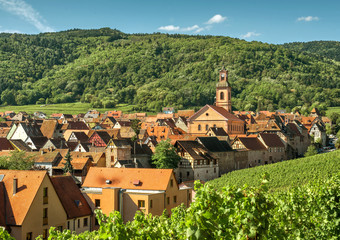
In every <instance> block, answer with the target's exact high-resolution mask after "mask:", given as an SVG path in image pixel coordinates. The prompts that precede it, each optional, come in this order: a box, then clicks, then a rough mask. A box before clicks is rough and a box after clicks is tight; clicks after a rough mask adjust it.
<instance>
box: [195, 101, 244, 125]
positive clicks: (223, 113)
mask: <svg viewBox="0 0 340 240" xmlns="http://www.w3.org/2000/svg"><path fill="white" fill-rule="evenodd" d="M207 108H211V109H213V110H214V111H216V112H217V113H219V114H220V115H221V116H222V117H224V118H225V120H233V121H238V122H244V121H243V120H241V119H239V118H238V117H236V116H235V115H234V114H232V113H230V112H228V111H227V110H226V109H225V108H223V107H218V106H214V105H208V104H207V105H205V106H204V107H202V108H201V109H200V110H198V111H197V112H196V113H195V114H194V115H192V116H191V117H190V118H189V121H190V120H192V119H193V118H195V117H196V116H199V115H200V114H201V113H203V112H204V111H206V110H207Z"/></svg>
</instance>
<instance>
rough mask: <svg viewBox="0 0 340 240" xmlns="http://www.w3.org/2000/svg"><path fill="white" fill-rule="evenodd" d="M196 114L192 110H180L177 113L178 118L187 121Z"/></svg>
mask: <svg viewBox="0 0 340 240" xmlns="http://www.w3.org/2000/svg"><path fill="white" fill-rule="evenodd" d="M194 114H195V110H191V109H189V110H178V111H177V115H178V117H183V118H185V119H187V118H189V117H191V116H192V115H194ZM183 130H184V129H183Z"/></svg>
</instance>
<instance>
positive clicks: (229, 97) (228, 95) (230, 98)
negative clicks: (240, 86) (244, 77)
mask: <svg viewBox="0 0 340 240" xmlns="http://www.w3.org/2000/svg"><path fill="white" fill-rule="evenodd" d="M228 96H229V98H228V99H229V101H230V99H231V93H230V92H229V94H228Z"/></svg>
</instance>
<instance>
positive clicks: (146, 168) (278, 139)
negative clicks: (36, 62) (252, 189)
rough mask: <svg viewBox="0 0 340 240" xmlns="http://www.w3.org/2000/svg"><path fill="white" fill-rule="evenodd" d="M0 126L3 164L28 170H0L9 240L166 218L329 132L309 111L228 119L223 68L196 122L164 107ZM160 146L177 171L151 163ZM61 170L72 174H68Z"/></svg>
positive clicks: (17, 116)
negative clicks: (240, 173)
mask: <svg viewBox="0 0 340 240" xmlns="http://www.w3.org/2000/svg"><path fill="white" fill-rule="evenodd" d="M216 78H217V77H216ZM0 117H1V118H3V119H4V121H1V122H0V158H2V157H10V156H11V155H12V154H13V152H24V153H25V156H26V157H30V158H32V159H33V161H34V170H29V171H28V170H2V169H1V170H0V196H1V198H2V199H4V200H1V201H0V213H1V214H0V226H4V227H5V228H6V230H7V231H8V232H9V233H10V234H11V235H12V236H13V237H15V238H16V239H34V238H36V237H37V236H38V235H42V236H43V239H46V238H47V237H48V230H49V228H50V227H51V226H54V227H56V228H57V229H58V230H61V231H62V230H63V229H70V230H71V231H75V232H77V233H80V232H84V231H92V230H95V229H98V226H99V225H98V221H97V220H96V218H95V214H94V210H95V209H101V210H102V212H103V213H104V214H109V213H111V212H112V211H119V212H120V213H121V215H122V218H123V220H124V221H125V222H126V221H131V220H133V217H134V215H135V213H136V211H142V212H144V213H145V214H149V213H151V214H153V215H161V214H162V213H163V211H164V210H166V212H167V213H168V214H171V209H172V208H173V207H176V206H179V205H181V204H184V206H186V207H188V206H189V205H190V203H191V202H192V201H194V197H195V191H194V190H193V185H194V181H195V180H200V181H201V182H202V183H204V182H206V181H209V180H212V179H215V178H218V177H220V176H221V175H222V174H226V173H228V172H231V171H235V170H239V169H244V168H251V167H256V166H260V165H266V164H273V163H277V162H281V161H285V160H289V159H294V158H299V157H302V156H304V154H305V152H306V151H307V149H308V147H309V146H310V145H311V143H312V142H313V143H315V142H317V143H318V144H319V146H320V148H322V147H326V145H327V142H326V141H327V134H326V124H331V120H330V119H329V118H327V117H324V116H321V114H320V113H319V111H318V109H316V108H314V109H313V110H312V111H311V114H310V115H309V116H303V115H301V114H300V113H299V112H295V113H286V112H284V111H276V112H269V111H260V112H257V113H255V112H252V111H232V97H231V86H230V84H229V81H228V71H227V70H226V69H224V68H223V69H222V70H221V71H220V72H219V76H218V81H217V84H216V101H215V104H214V105H205V106H203V107H202V108H201V109H200V110H199V111H197V112H195V111H194V110H178V111H176V110H175V109H173V108H171V107H164V108H163V112H162V113H158V114H157V115H148V114H146V113H124V112H122V111H115V110H112V111H107V112H105V113H100V112H98V111H96V110H89V111H88V112H87V113H83V114H77V115H71V114H63V113H54V114H52V115H51V116H46V115H45V114H44V113H43V112H36V113H34V114H33V115H29V114H27V113H26V112H18V113H15V112H12V111H9V112H2V113H1V112H0ZM136 122H137V123H138V131H137V132H136V129H135V127H134V123H136ZM162 141H169V142H170V143H171V145H172V146H174V148H175V151H176V153H177V155H178V156H179V157H180V161H179V163H178V166H177V167H176V168H175V169H157V168H154V165H153V164H152V162H151V158H152V155H153V154H154V152H155V150H156V148H157V145H158V144H159V143H160V142H162ZM67 160H71V161H70V162H71V165H72V172H71V173H67V174H65V171H64V169H65V164H66V161H67Z"/></svg>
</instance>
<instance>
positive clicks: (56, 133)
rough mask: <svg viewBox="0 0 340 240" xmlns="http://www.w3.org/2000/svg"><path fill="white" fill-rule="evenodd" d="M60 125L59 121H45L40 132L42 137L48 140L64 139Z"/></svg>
mask: <svg viewBox="0 0 340 240" xmlns="http://www.w3.org/2000/svg"><path fill="white" fill-rule="evenodd" d="M58 125H60V124H59V123H58V121H57V120H44V121H43V123H42V125H41V127H40V131H41V133H42V135H43V136H45V137H47V138H48V139H51V138H58V137H63V131H61V129H60V128H61V126H59V128H58ZM60 131H61V132H60Z"/></svg>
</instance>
